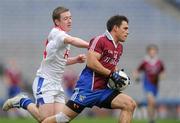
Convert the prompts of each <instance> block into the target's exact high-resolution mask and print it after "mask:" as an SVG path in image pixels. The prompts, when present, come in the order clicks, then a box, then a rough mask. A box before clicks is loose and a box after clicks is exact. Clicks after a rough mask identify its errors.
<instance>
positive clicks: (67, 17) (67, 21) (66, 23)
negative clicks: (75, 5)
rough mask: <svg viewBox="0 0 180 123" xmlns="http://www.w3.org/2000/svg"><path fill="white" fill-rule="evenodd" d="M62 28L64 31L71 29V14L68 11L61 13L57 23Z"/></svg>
mask: <svg viewBox="0 0 180 123" xmlns="http://www.w3.org/2000/svg"><path fill="white" fill-rule="evenodd" d="M58 26H59V27H60V28H61V29H62V30H64V31H65V32H69V31H71V28H72V16H71V13H70V11H67V12H64V13H61V17H60V19H59V25H58Z"/></svg>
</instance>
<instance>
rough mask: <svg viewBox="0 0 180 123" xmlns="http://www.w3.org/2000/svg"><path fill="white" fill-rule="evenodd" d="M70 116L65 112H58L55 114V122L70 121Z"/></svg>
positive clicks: (64, 122) (63, 122) (66, 122)
mask: <svg viewBox="0 0 180 123" xmlns="http://www.w3.org/2000/svg"><path fill="white" fill-rule="evenodd" d="M70 119H71V118H70V117H68V116H67V115H66V114H64V113H63V112H59V113H58V114H56V122H57V123H68V122H69V121H70Z"/></svg>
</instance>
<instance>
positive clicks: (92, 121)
mask: <svg viewBox="0 0 180 123" xmlns="http://www.w3.org/2000/svg"><path fill="white" fill-rule="evenodd" d="M0 123H37V122H36V121H35V120H34V119H31V118H24V119H22V118H21V119H20V118H18V119H9V118H2V117H1V118H0ZM71 123H117V119H115V118H111V117H110V118H76V119H74V120H73V121H71ZM132 123H147V121H146V120H133V121H132ZM156 123H180V120H173V119H166V120H158V121H157V122H156Z"/></svg>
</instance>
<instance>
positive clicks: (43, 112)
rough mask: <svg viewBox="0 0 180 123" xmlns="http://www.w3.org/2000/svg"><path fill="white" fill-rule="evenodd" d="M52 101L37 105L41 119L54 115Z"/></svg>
mask: <svg viewBox="0 0 180 123" xmlns="http://www.w3.org/2000/svg"><path fill="white" fill-rule="evenodd" d="M54 105H55V104H54V103H49V104H43V105H40V106H39V113H40V117H41V118H42V119H45V118H47V117H49V116H52V115H54V112H55V111H54Z"/></svg>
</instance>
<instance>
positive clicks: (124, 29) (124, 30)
mask: <svg viewBox="0 0 180 123" xmlns="http://www.w3.org/2000/svg"><path fill="white" fill-rule="evenodd" d="M128 34H129V30H128V23H127V22H126V21H122V24H121V25H120V26H119V27H118V29H117V37H118V40H119V41H121V42H124V41H125V40H126V38H127V36H128Z"/></svg>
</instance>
